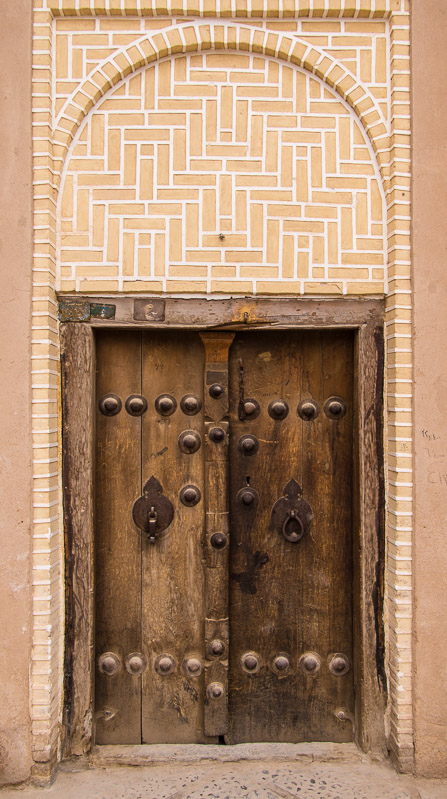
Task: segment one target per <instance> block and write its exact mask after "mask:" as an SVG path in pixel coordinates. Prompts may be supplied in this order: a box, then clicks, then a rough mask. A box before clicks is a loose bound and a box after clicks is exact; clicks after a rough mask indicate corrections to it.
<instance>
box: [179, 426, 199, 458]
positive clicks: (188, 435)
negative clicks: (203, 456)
mask: <svg viewBox="0 0 447 799" xmlns="http://www.w3.org/2000/svg"><path fill="white" fill-rule="evenodd" d="M201 443H202V439H201V438H200V436H199V434H198V433H197V432H196V431H195V430H184V431H183V433H180V435H179V437H178V445H179V447H180V449H181V451H182V452H184V453H185V455H192V454H193V453H194V452H197V450H198V449H200V445H201Z"/></svg>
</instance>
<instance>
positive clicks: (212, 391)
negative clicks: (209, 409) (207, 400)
mask: <svg viewBox="0 0 447 799" xmlns="http://www.w3.org/2000/svg"><path fill="white" fill-rule="evenodd" d="M208 391H209V395H210V397H212V398H213V399H220V398H221V397H223V395H224V391H225V389H224V387H223V386H221V384H220V383H213V385H212V386H210V387H209V389H208Z"/></svg>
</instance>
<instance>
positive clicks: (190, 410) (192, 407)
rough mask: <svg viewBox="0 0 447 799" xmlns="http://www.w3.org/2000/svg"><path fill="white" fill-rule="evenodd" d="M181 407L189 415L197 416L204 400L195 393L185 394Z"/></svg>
mask: <svg viewBox="0 0 447 799" xmlns="http://www.w3.org/2000/svg"><path fill="white" fill-rule="evenodd" d="M180 408H181V409H182V411H183V413H186V415H187V416H195V414H196V413H199V411H200V410H201V408H202V401H201V400H200V399H199V398H198V397H196V395H195V394H185V396H184V397H182V399H181V400H180Z"/></svg>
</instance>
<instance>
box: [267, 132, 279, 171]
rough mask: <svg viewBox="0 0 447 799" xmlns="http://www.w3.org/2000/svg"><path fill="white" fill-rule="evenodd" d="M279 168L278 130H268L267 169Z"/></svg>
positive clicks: (274, 169)
mask: <svg viewBox="0 0 447 799" xmlns="http://www.w3.org/2000/svg"><path fill="white" fill-rule="evenodd" d="M277 169H278V132H277V131H272V130H270V131H267V133H266V144H265V171H266V172H276V171H277Z"/></svg>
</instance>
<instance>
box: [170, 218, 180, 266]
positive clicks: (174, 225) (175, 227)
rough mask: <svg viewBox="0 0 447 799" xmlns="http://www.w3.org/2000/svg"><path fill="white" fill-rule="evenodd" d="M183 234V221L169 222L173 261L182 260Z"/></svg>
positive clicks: (172, 220)
mask: <svg viewBox="0 0 447 799" xmlns="http://www.w3.org/2000/svg"><path fill="white" fill-rule="evenodd" d="M182 232H183V224H182V220H181V219H171V220H170V222H169V258H170V260H171V261H181V260H182V249H183V247H182Z"/></svg>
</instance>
